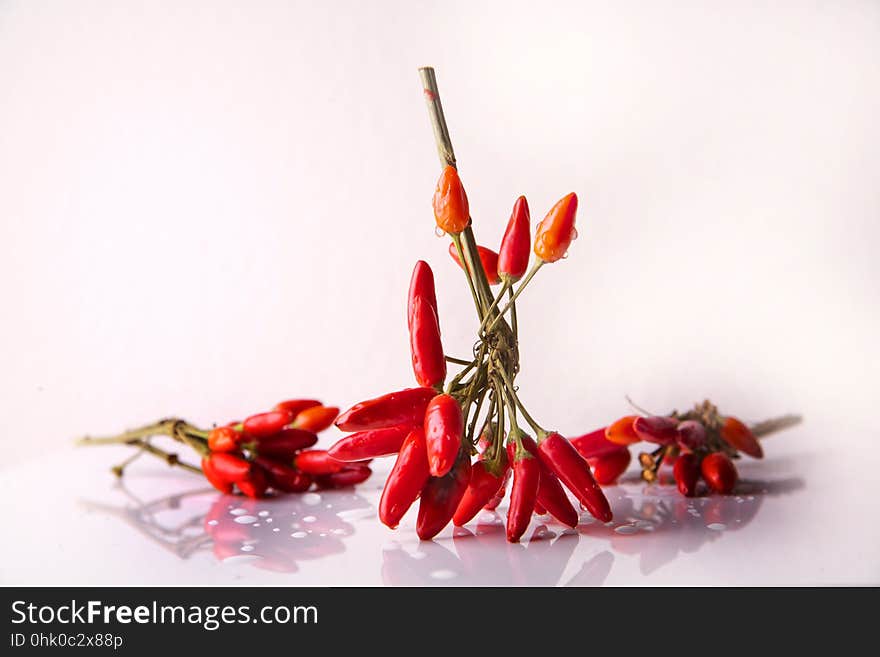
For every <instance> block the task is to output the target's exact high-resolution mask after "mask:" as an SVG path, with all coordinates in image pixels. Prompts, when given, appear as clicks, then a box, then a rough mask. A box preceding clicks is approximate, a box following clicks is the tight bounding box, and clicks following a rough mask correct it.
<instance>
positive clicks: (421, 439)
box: [379, 426, 430, 529]
mask: <svg viewBox="0 0 880 657" xmlns="http://www.w3.org/2000/svg"><path fill="white" fill-rule="evenodd" d="M429 476H430V474H429V473H428V453H427V450H426V448H425V431H424V429H422V427H420V426H417V427H414V428H413V429H412V431H410V433H409V435H408V436H407V437H406V440H404V441H403V446H402V447H401V448H400V453H399V454H398V455H397V461H395V463H394V467H393V468H391V472H390V473H389V474H388V479H387V480H386V481H385V488H384V489H383V490H382V499H381V500H379V519H380V520H381V521H382V522H383V523H385V524H386V525H388V526H389V527H390V528H391V529H394V528H395V527H397V525H398V524H400V519H401V518H403V515H404V514H405V513H406V512H407V509H409V507H410V506H412V503H413V502H415V501H416V498H417V497H418V496H419V493H420V492H421V490H422V488H423V487H424V485H425V482H426V481H427V480H428V477H429Z"/></svg>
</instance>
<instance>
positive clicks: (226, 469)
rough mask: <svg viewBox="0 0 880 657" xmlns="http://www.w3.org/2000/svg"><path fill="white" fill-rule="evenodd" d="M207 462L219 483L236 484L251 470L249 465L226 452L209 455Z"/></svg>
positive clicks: (238, 457)
mask: <svg viewBox="0 0 880 657" xmlns="http://www.w3.org/2000/svg"><path fill="white" fill-rule="evenodd" d="M209 460H210V461H211V468H212V469H213V471H214V474H215V476H216V477H217V478H218V479H220V480H221V481H226V482H233V483H234V482H238V481H239V480H240V479H242V478H244V477H245V476H247V474H248V472H250V470H251V464H250V463H249V462H248V461H246V460H244V459H243V458H241V457H240V456H236V455H234V454H228V453H226V452H217V453H216V454H211V456H210V457H209Z"/></svg>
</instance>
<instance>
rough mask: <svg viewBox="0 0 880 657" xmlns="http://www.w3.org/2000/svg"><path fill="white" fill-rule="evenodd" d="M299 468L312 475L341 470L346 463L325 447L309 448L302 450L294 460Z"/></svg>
mask: <svg viewBox="0 0 880 657" xmlns="http://www.w3.org/2000/svg"><path fill="white" fill-rule="evenodd" d="M293 464H294V465H295V466H296V467H297V469H298V470H301V471H303V472H305V473H306V474H310V475H327V474H333V473H334V472H341V471H342V470H343V469H344V468H345V463H343V462H342V461H337V460H336V459H334V458H333V457H332V456H330V455H329V454H328V453H327V451H326V450H323V449H309V450H306V451H304V452H300V453H299V454H297V455H296V458H295V459H294V460H293Z"/></svg>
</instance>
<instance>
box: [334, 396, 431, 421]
mask: <svg viewBox="0 0 880 657" xmlns="http://www.w3.org/2000/svg"><path fill="white" fill-rule="evenodd" d="M436 395H437V391H436V390H434V389H433V388H407V389H406V390H399V391H397V392H390V393H388V394H387V395H382V396H381V397H376V398H375V399H368V400H367V401H363V402H360V403H359V404H355V405H354V406H352V407H351V408H350V409H348V410H347V411H345V413H343V414H342V415H340V416H339V417H338V418H337V419H336V426H337V427H339V428H340V429H342V430H343V431H365V430H367V429H384V428H386V427H395V426H398V425H400V424H405V425H408V426H414V425H416V424H421V423H422V420H423V419H424V417H425V409H426V408H427V407H428V402H430V401H431V399H433V398H434V397H435V396H436Z"/></svg>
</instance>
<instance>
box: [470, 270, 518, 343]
mask: <svg viewBox="0 0 880 657" xmlns="http://www.w3.org/2000/svg"><path fill="white" fill-rule="evenodd" d="M510 286H511V282H510V279H509V278H505V279H504V284H503V285H502V286H501V289H500V290H499V291H498V294H497V295H496V296H495V298H494V299H493V300H492V305H491V306H489V307H488V308H487V309H486V312H485V313H483V321H482V322H481V323H480V328H478V329H477V335H482V333H483V328H485V326H486V322H488V321H489V319H490V317H492V315H491V313H492V312H493V311H495V310H496V309H497V308H498V303H499V302H500V301H501V299H502V298H503V297H504V293H505V292H507V291H508V290H510V289H511V287H510Z"/></svg>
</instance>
